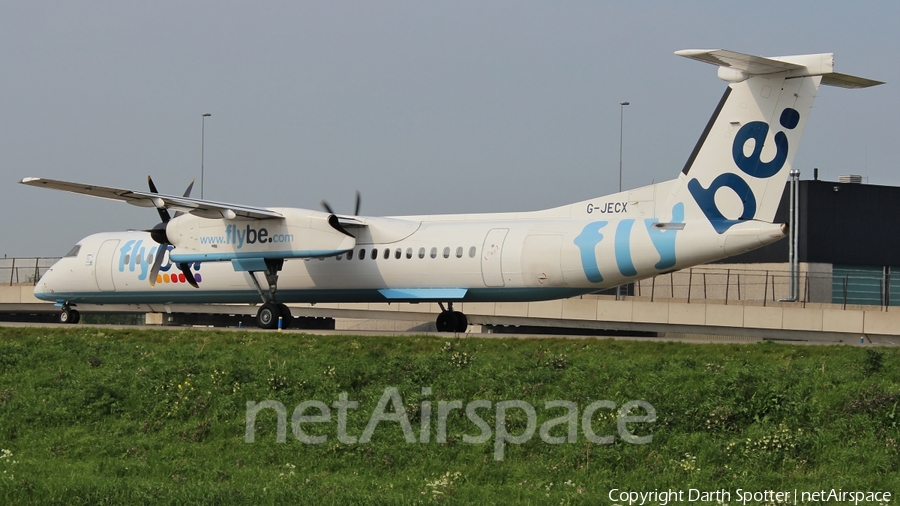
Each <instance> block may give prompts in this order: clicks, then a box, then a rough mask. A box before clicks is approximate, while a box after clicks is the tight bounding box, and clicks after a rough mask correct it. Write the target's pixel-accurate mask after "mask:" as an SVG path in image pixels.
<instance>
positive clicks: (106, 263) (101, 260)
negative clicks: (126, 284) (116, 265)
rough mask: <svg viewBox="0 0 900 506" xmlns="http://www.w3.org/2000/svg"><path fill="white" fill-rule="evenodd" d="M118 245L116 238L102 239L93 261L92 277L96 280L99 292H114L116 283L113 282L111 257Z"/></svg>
mask: <svg viewBox="0 0 900 506" xmlns="http://www.w3.org/2000/svg"><path fill="white" fill-rule="evenodd" d="M118 247H119V240H118V239H110V240H108V241H103V244H101V245H100V250H99V251H98V252H97V259H96V260H95V261H94V279H96V280H97V288H98V289H99V290H100V291H101V292H115V291H116V284H115V283H114V282H113V257H114V256H115V254H116V248H118Z"/></svg>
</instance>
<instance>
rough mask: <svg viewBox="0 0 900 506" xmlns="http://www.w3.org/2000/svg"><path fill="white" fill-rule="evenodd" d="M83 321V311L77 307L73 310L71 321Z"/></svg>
mask: <svg viewBox="0 0 900 506" xmlns="http://www.w3.org/2000/svg"><path fill="white" fill-rule="evenodd" d="M80 321H81V313H79V312H78V310H77V309H73V310H72V315H71V316H70V317H69V323H73V324H74V323H78V322H80Z"/></svg>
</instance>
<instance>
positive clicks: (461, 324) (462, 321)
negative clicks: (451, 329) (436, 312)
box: [453, 311, 469, 332]
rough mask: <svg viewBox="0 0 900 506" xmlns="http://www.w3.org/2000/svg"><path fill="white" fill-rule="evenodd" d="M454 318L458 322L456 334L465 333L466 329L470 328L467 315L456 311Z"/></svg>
mask: <svg viewBox="0 0 900 506" xmlns="http://www.w3.org/2000/svg"><path fill="white" fill-rule="evenodd" d="M453 316H454V320H456V329H455V332H465V331H466V329H468V328H469V319H468V318H466V315H464V314H463V313H461V312H459V311H454V312H453Z"/></svg>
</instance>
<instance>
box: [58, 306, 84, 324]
mask: <svg viewBox="0 0 900 506" xmlns="http://www.w3.org/2000/svg"><path fill="white" fill-rule="evenodd" d="M79 321H81V313H79V312H78V310H77V309H72V308H71V307H70V306H69V305H68V304H63V306H62V311H60V312H59V323H73V324H74V323H78V322H79Z"/></svg>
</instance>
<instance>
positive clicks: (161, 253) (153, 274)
mask: <svg viewBox="0 0 900 506" xmlns="http://www.w3.org/2000/svg"><path fill="white" fill-rule="evenodd" d="M168 250H169V245H168V244H160V245H159V249H157V250H156V257H155V258H154V259H153V267H151V268H150V286H156V278H157V276H159V268H160V267H162V263H163V257H165V256H166V251H168Z"/></svg>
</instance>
